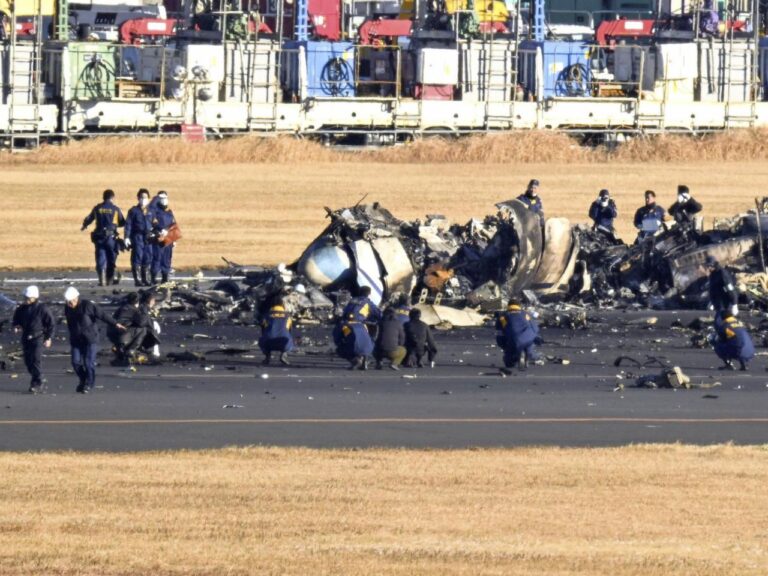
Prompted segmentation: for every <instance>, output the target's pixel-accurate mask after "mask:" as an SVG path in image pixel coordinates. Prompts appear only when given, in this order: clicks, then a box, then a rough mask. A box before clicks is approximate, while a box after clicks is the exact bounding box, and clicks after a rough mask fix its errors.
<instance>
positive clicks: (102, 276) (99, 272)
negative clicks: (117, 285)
mask: <svg viewBox="0 0 768 576" xmlns="http://www.w3.org/2000/svg"><path fill="white" fill-rule="evenodd" d="M96 274H97V275H98V277H99V286H104V283H105V282H106V275H105V274H104V270H97V271H96Z"/></svg>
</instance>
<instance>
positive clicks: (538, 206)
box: [517, 179, 544, 218]
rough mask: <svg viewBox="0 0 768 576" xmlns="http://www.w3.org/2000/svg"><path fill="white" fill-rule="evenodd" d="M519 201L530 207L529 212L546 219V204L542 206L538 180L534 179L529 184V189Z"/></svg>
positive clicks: (519, 197) (521, 195)
mask: <svg viewBox="0 0 768 576" xmlns="http://www.w3.org/2000/svg"><path fill="white" fill-rule="evenodd" d="M517 199H518V200H520V202H522V203H523V204H525V205H526V206H527V207H528V210H530V211H531V212H534V213H535V214H538V215H539V216H541V217H542V218H544V204H542V202H541V198H540V197H539V181H538V180H535V179H534V180H531V181H530V182H528V187H527V188H526V189H525V192H523V193H522V194H520V196H518V197H517Z"/></svg>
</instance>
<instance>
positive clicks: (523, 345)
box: [496, 298, 539, 370]
mask: <svg viewBox="0 0 768 576" xmlns="http://www.w3.org/2000/svg"><path fill="white" fill-rule="evenodd" d="M496 330H498V331H499V332H500V334H499V337H498V339H497V341H498V342H499V344H500V346H501V347H502V349H503V350H504V366H505V367H507V368H513V367H515V366H517V367H518V368H519V369H520V370H525V369H526V367H527V366H528V362H535V361H536V360H538V359H539V356H538V354H537V352H536V342H537V341H538V340H539V327H538V326H537V325H536V321H535V320H534V319H533V317H532V316H531V315H530V314H529V313H528V312H526V311H525V310H523V308H522V306H521V304H520V301H519V300H517V299H515V298H512V299H511V300H510V301H509V305H508V306H507V311H506V312H505V313H504V314H502V315H501V316H499V318H498V320H497V321H496Z"/></svg>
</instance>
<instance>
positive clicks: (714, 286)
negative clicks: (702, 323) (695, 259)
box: [704, 255, 739, 317]
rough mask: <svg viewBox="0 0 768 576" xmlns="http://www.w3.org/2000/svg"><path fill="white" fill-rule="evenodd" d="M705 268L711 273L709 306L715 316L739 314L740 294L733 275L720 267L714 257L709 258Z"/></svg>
mask: <svg viewBox="0 0 768 576" xmlns="http://www.w3.org/2000/svg"><path fill="white" fill-rule="evenodd" d="M704 266H705V267H706V268H707V270H708V271H709V304H710V306H711V309H712V310H714V311H715V316H716V317H718V316H720V317H723V316H725V315H726V314H728V315H730V316H737V315H738V314H739V305H738V304H739V292H738V290H737V289H736V280H735V279H734V277H733V274H731V273H730V271H729V270H728V269H726V268H723V267H722V266H720V262H718V261H717V259H716V258H715V257H714V256H711V255H710V256H707V258H706V260H705V261H704Z"/></svg>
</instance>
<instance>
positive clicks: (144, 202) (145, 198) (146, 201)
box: [139, 196, 149, 208]
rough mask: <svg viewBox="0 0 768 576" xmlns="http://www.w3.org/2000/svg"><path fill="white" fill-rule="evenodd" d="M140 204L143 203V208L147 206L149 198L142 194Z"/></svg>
mask: <svg viewBox="0 0 768 576" xmlns="http://www.w3.org/2000/svg"><path fill="white" fill-rule="evenodd" d="M139 204H141V207H142V208H145V207H146V206H147V204H149V198H147V197H145V196H142V197H141V200H139Z"/></svg>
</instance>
